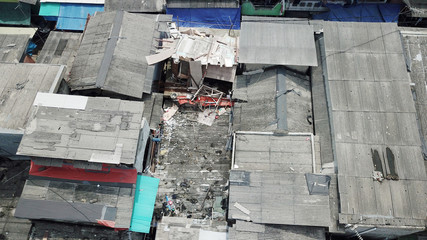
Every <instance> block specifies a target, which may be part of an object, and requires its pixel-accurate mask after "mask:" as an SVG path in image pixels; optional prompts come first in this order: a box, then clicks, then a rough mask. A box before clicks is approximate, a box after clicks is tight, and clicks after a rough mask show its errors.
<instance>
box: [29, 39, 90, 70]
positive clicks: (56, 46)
mask: <svg viewBox="0 0 427 240" xmlns="http://www.w3.org/2000/svg"><path fill="white" fill-rule="evenodd" d="M82 35H83V34H82V33H75V32H58V31H52V32H50V33H49V37H48V38H47V40H46V42H45V43H44V45H43V48H42V50H41V51H40V53H39V55H38V56H37V62H38V63H50V64H61V65H66V66H67V73H69V72H70V71H71V67H72V66H73V62H74V58H75V57H76V54H77V50H78V49H79V46H80V42H81V37H82ZM67 76H69V74H67Z"/></svg>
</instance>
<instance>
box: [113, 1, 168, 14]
mask: <svg viewBox="0 0 427 240" xmlns="http://www.w3.org/2000/svg"><path fill="white" fill-rule="evenodd" d="M164 6H165V2H164V0H150V1H140V0H105V11H106V12H111V11H117V10H124V11H128V12H162V11H163V9H164Z"/></svg>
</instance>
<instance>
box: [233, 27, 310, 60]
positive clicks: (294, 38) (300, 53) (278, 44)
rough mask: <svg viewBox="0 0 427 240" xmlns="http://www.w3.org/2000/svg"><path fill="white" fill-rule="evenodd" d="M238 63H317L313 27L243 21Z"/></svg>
mask: <svg viewBox="0 0 427 240" xmlns="http://www.w3.org/2000/svg"><path fill="white" fill-rule="evenodd" d="M239 62H240V63H252V64H274V65H295V66H317V55H316V47H315V45H314V31H313V26H311V25H304V24H301V25H300V24H286V23H285V22H284V23H272V22H242V25H241V32H240V47H239Z"/></svg>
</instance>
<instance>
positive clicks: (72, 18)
mask: <svg viewBox="0 0 427 240" xmlns="http://www.w3.org/2000/svg"><path fill="white" fill-rule="evenodd" d="M103 11H104V5H100V4H81V3H61V5H60V8H59V15H58V22H57V23H56V29H59V30H74V31H83V30H84V28H85V25H86V20H87V17H88V15H91V16H93V15H94V14H95V12H103Z"/></svg>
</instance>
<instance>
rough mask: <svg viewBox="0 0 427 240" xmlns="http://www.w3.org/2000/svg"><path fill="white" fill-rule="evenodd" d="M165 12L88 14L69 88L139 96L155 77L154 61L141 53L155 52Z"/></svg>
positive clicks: (150, 86) (167, 17) (156, 77)
mask: <svg viewBox="0 0 427 240" xmlns="http://www.w3.org/2000/svg"><path fill="white" fill-rule="evenodd" d="M170 18H171V16H169V15H147V14H133V13H128V12H123V11H117V12H106V13H99V12H98V13H97V14H96V15H95V16H94V17H92V18H91V19H90V21H89V24H88V26H87V29H86V32H85V33H84V37H83V40H82V43H81V45H80V48H79V50H78V52H77V56H76V59H75V61H74V64H73V68H72V69H71V76H70V80H69V81H68V84H69V86H70V87H71V90H73V91H77V90H91V91H95V92H97V91H106V92H109V93H112V94H119V95H122V96H125V97H132V98H137V99H140V98H142V94H143V93H151V90H152V84H153V81H156V80H159V76H158V75H157V74H158V69H156V65H153V66H148V64H147V62H146V60H145V58H144V57H141V56H146V55H150V54H152V53H154V52H155V49H156V47H155V46H157V45H158V43H157V42H156V41H155V38H160V36H161V32H160V31H159V24H160V22H163V21H167V20H170Z"/></svg>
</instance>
